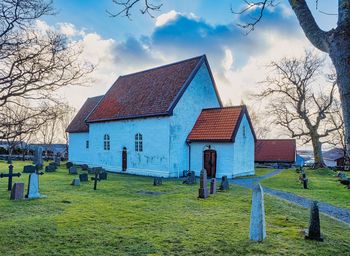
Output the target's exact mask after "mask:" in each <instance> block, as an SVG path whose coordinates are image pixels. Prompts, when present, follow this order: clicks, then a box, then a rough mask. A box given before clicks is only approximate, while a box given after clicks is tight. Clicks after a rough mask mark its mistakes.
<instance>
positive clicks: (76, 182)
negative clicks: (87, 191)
mask: <svg viewBox="0 0 350 256" xmlns="http://www.w3.org/2000/svg"><path fill="white" fill-rule="evenodd" d="M71 185H73V186H80V179H78V178H74V179H73V181H72V183H71Z"/></svg>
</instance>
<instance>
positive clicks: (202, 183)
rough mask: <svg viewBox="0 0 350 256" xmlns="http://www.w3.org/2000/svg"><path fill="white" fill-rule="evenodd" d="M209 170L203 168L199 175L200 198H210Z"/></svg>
mask: <svg viewBox="0 0 350 256" xmlns="http://www.w3.org/2000/svg"><path fill="white" fill-rule="evenodd" d="M207 182H208V180H207V170H205V169H202V170H201V174H200V177H199V190H198V198H204V199H205V198H208V196H209V193H208V186H207V185H208V184H207Z"/></svg>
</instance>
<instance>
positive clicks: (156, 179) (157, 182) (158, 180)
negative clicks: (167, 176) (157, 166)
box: [153, 177, 162, 186]
mask: <svg viewBox="0 0 350 256" xmlns="http://www.w3.org/2000/svg"><path fill="white" fill-rule="evenodd" d="M160 185H162V178H160V177H154V179H153V186H160Z"/></svg>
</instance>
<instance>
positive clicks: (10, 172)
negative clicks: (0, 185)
mask: <svg viewBox="0 0 350 256" xmlns="http://www.w3.org/2000/svg"><path fill="white" fill-rule="evenodd" d="M20 176H21V173H19V172H18V173H13V165H12V164H10V165H9V172H8V173H0V178H8V182H7V190H8V191H11V189H12V178H13V177H20Z"/></svg>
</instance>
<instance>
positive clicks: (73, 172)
mask: <svg viewBox="0 0 350 256" xmlns="http://www.w3.org/2000/svg"><path fill="white" fill-rule="evenodd" d="M69 174H74V175H76V174H78V170H77V167H75V166H72V167H70V168H69Z"/></svg>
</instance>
